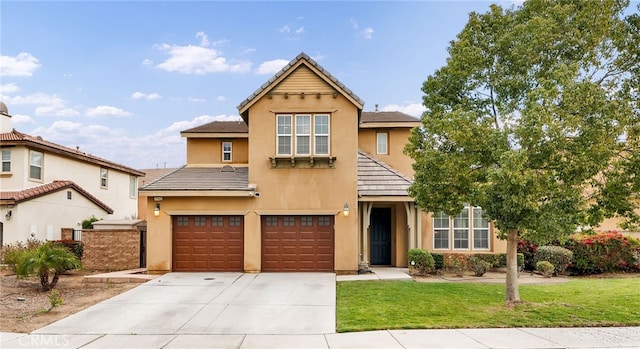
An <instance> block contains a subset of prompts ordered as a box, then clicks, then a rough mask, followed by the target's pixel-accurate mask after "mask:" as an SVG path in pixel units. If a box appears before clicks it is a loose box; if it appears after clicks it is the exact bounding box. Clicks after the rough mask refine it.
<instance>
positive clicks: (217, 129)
mask: <svg viewBox="0 0 640 349" xmlns="http://www.w3.org/2000/svg"><path fill="white" fill-rule="evenodd" d="M247 132H249V129H248V128H247V124H246V123H245V122H244V121H213V122H210V123H208V124H204V125H201V126H197V127H194V128H190V129H188V130H184V131H182V132H181V133H247Z"/></svg>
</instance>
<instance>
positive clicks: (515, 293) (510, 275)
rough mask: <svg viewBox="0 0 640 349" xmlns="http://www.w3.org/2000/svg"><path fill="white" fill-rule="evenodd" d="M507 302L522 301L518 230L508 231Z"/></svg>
mask: <svg viewBox="0 0 640 349" xmlns="http://www.w3.org/2000/svg"><path fill="white" fill-rule="evenodd" d="M505 300H506V301H507V304H510V303H520V291H519V290H518V230H517V229H512V230H509V231H508V232H507V289H506V292H505Z"/></svg>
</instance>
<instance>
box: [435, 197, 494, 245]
mask: <svg viewBox="0 0 640 349" xmlns="http://www.w3.org/2000/svg"><path fill="white" fill-rule="evenodd" d="M489 244H490V237H489V221H487V220H486V219H485V218H484V217H483V212H482V208H481V207H477V206H476V207H472V206H469V205H465V207H464V209H463V210H462V211H461V212H460V213H459V214H457V215H455V216H448V215H446V214H445V213H444V212H440V213H437V214H434V215H433V248H434V249H437V250H451V249H453V250H470V249H473V250H488V249H489V248H490V245H489Z"/></svg>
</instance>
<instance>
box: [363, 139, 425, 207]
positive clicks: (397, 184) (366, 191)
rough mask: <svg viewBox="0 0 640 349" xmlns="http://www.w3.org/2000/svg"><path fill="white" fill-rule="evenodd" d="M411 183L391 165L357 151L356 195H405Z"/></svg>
mask: <svg viewBox="0 0 640 349" xmlns="http://www.w3.org/2000/svg"><path fill="white" fill-rule="evenodd" d="M411 183H413V181H412V180H411V179H409V178H408V177H406V176H405V175H403V174H401V173H400V172H398V171H396V170H395V169H394V168H392V167H391V166H389V165H387V164H385V163H384V162H382V161H380V160H378V159H375V158H373V157H371V156H370V155H369V154H367V153H365V152H363V151H362V150H359V151H358V196H407V195H408V194H407V189H409V186H410V185H411Z"/></svg>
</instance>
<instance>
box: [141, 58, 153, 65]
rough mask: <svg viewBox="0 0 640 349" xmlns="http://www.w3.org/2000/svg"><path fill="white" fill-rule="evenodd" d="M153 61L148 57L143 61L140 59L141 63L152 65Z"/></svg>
mask: <svg viewBox="0 0 640 349" xmlns="http://www.w3.org/2000/svg"><path fill="white" fill-rule="evenodd" d="M153 63H154V62H153V61H152V60H150V59H149V58H147V59H145V60H144V61H142V65H153Z"/></svg>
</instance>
